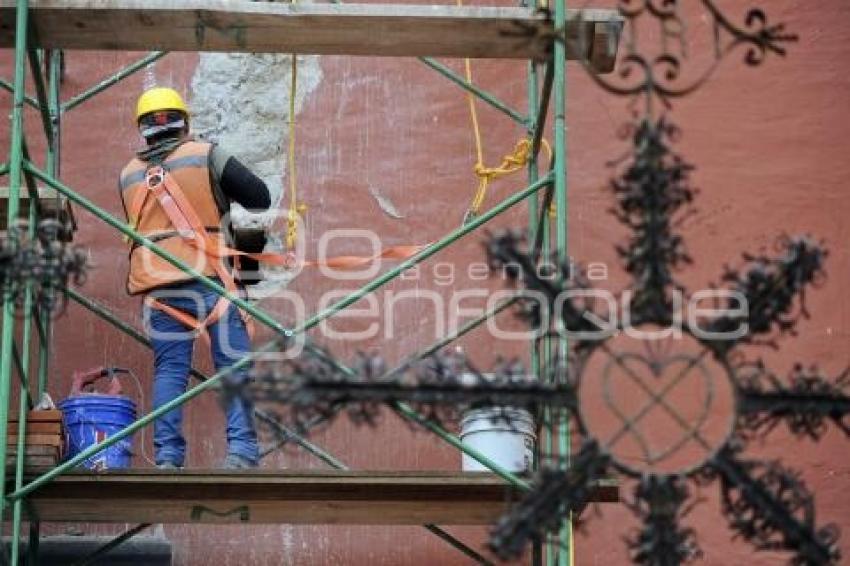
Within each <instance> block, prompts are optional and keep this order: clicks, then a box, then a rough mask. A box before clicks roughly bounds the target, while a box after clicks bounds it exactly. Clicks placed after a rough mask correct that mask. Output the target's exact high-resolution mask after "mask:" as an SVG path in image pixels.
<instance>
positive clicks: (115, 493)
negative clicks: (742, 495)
mask: <svg viewBox="0 0 850 566" xmlns="http://www.w3.org/2000/svg"><path fill="white" fill-rule="evenodd" d="M518 496H519V493H518V492H516V491H515V490H513V491H512V490H510V488H508V487H507V486H506V485H505V483H504V482H503V481H502V480H500V479H498V478H496V477H494V476H493V475H491V474H481V473H452V472H340V471H329V472H328V471H309V472H306V471H298V472H295V471H285V470H257V471H239V472H232V471H227V470H182V471H177V472H174V471H170V470H151V469H145V470H141V469H138V470H120V471H110V472H101V473H89V472H74V473H71V474H68V475H63V476H60V477H59V478H57V479H56V480H54V481H53V482H51V483H48V484H47V485H45V486H44V487H42V488H40V489H38V490H36V491H35V492H34V493H33V494H32V495H31V496H29V497H28V499H27V501H28V503H29V506H30V507H31V509H32V512H33V513H34V514H35V515H36V516H37V517H38V518H39V519H40V520H41V521H82V522H106V523H273V524H281V523H289V524H361V525H420V524H426V523H436V524H443V525H461V524H464V525H474V524H489V523H493V522H494V521H495V520H496V519H497V518H498V517H499V516H500V515H501V514H502V513H503V512H504V511H505V509H506V502H507V501H508V500H509V498H511V497H513V498H517V497H518ZM618 496H619V491H618V485H617V483H616V482H612V481H610V480H605V481H603V482H600V484H599V486H598V488H597V492H596V495H595V498H594V499H595V500H599V501H617V500H618Z"/></svg>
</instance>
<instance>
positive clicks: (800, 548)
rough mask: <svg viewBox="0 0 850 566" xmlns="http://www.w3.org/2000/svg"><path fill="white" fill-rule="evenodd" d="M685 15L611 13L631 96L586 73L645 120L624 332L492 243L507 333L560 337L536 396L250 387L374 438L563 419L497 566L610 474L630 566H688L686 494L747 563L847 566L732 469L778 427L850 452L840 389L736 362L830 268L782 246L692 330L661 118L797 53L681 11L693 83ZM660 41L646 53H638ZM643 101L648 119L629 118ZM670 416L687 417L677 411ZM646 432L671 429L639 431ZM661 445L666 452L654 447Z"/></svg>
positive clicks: (409, 371) (464, 385)
mask: <svg viewBox="0 0 850 566" xmlns="http://www.w3.org/2000/svg"><path fill="white" fill-rule="evenodd" d="M680 4H682V3H680V2H677V1H676V0H620V1H619V9H620V14H621V15H622V16H623V18H624V19H625V20H626V22H627V26H626V27H627V30H628V37H627V39H626V41H625V45H626V51H625V53H624V54H623V55H622V57H621V64H620V70H619V75H618V76H619V78H620V79H621V80H622V81H623V82H624V84H619V85H618V84H614V83H612V82H608V80H607V79H603V78H602V77H600V76H598V75H596V74H593V73H591V77H593V80H595V81H596V82H597V83H598V84H600V85H601V86H603V88H605V89H606V90H607V91H608V92H611V93H614V94H617V95H621V96H625V97H628V98H629V99H630V100H631V106H632V108H633V110H636V112H635V113H636V114H638V115H637V116H636V119H635V120H634V121H633V123H632V124H631V125H629V126H627V127H626V128H624V129H623V130H622V131H621V136H622V137H623V138H624V139H628V140H629V142H630V144H631V146H632V147H631V152H630V154H629V156H628V157H627V158H626V159H621V160H618V161H616V162H613V163H611V166H612V168H613V169H614V170H615V174H614V176H613V179H612V180H611V183H610V190H611V193H612V194H613V196H614V198H615V201H616V206H615V207H614V208H613V209H612V214H613V215H614V216H615V218H616V219H617V220H618V222H619V223H621V224H623V225H624V226H626V227H627V228H628V229H629V230H630V237H629V238H628V240H627V241H626V243H625V244H624V245H622V246H618V247H617V253H618V255H619V257H620V259H621V261H622V264H623V268H624V270H625V272H626V273H628V274H629V275H630V277H631V285H630V286H629V288H628V289H626V290H625V291H624V292H623V293H622V294H621V296H620V297H619V299H620V301H619V303H618V304H620V305H623V309H624V311H625V312H623V313H614V312H611V302H610V301H604V300H603V301H600V300H598V299H597V298H594V297H598V295H594V294H593V293H591V292H590V291H592V288H591V286H590V284H589V282H588V281H587V280H585V279H584V278H583V277H582V276H581V274H578V275H576V274H575V273H573V272H572V269H571V266H569V265H565V264H563V263H559V262H557V261H553V260H552V258H543V259H544V260H545V261H541V258H540V257H539V254H538V253H537V251H536V250H529V249H528V246H527V245H526V242H525V240H524V239H523V237H522V236H520V234H519V233H518V232H513V231H505V232H500V233H497V234H495V235H492V236H491V237H490V238H489V240H488V241H487V242H486V244H485V247H486V252H487V257H488V260H489V264H490V266H491V268H492V269H494V270H498V271H500V272H501V273H502V274H504V275H505V276H506V277H507V278H508V279H509V280H511V281H512V283H513V284H514V285H516V286H519V287H522V288H524V294H522V295H521V297H522V298H521V299H520V300H519V301H518V305H519V307H518V315H519V316H520V318H521V319H522V320H523V321H525V322H526V323H527V324H528V325H529V326H531V327H532V328H534V329H536V330H538V335H540V336H542V337H551V336H562V335H564V333H566V334H567V335H568V338H569V345H570V353H569V359H568V360H561V359H558V356H555V358H556V359H555V360H552V361H551V363H550V365H549V366H548V367H546V368H544V370H543V371H542V372H541V373H542V374H543V376H542V377H543V378H549V381H546V380H545V379H544V380H543V381H541V382H532V381H528V380H527V379H526V378H525V377H524V376H525V371H524V370H523V369H522V368H521V367H518V366H516V365H513V364H511V365H506V366H503V367H500V368H496V370H495V371H494V375H495V376H496V377H495V379H489V378H485V377H484V376H485V374H482V373H480V372H477V371H475V370H472V371H470V367H469V364H468V362H466V361H465V360H459V359H458V358H456V357H455V358H453V357H451V356H442V357H436V358H432V359H431V360H428V361H427V362H426V363H425V364H424V365H417V366H413V365H405V366H403V367H402V368H400V369H397V370H393V371H390V372H387V371H386V370H385V368H384V365H383V364H382V363H381V362H380V361H378V360H377V359H376V358H371V357H365V356H364V357H361V358H360V360H359V361H358V363H357V367H356V369H355V371H354V374H355V375H354V376H353V377H352V376H351V375H350V374H348V373H345V372H339V371H337V370H336V369H333V367H332V366H333V364H329V363H327V360H325V361H321V359H322V356H320V357H317V358H316V357H313V356H310V355H308V356H306V357H304V358H302V359H300V360H293V361H291V362H286V363H285V364H283V365H281V366H277V367H276V369H272V370H271V371H269V370H265V372H264V373H263V372H261V373H260V375H259V376H258V379H257V382H256V384H255V386H254V388H255V391H254V394H255V397H256V398H257V399H258V400H261V401H263V400H265V401H280V402H283V403H285V404H288V405H290V406H292V408H293V412H294V415H295V419H296V421H297V422H300V423H302V424H305V423H308V422H311V423H312V422H316V421H327V420H329V419H332V418H334V416H336V415H337V414H338V413H339V412H340V411H342V410H346V411H347V412H348V413H349V415H350V417H351V418H352V419H353V420H354V422H357V423H368V424H374V422H375V421H376V419H377V416H378V411H379V407H380V405H383V404H389V405H391V406H392V405H395V404H397V403H400V402H405V403H411V404H413V405H414V406H415V407H416V408H417V409H418V410H420V411H422V412H424V413H425V416H426V418H428V419H431V420H434V421H437V422H444V421H446V420H450V419H456V418H457V417H458V416H459V414H460V412H461V411H462V410H464V409H466V408H469V407H471V406H473V405H475V404H478V403H486V404H490V405H494V406H524V407H528V408H531V409H532V410H533V412H534V413H535V414H536V415H537V416H538V418H542V415H545V414H547V412H548V413H549V414H559V415H561V414H563V413H568V414H569V415H570V416H571V418H572V419H573V420H574V422H575V424H576V427H577V429H578V431H579V433H580V434H581V437H582V438H583V445H582V447H581V448H580V450H579V451H578V452H577V453H576V454H573V455H566V454H560V455H557V456H555V455H553V458H555V459H556V460H557V461H559V462H564V461H566V460H567V457H568V456H569V468H568V469H566V470H564V469H557V468H549V467H544V468H543V469H542V470H540V471H539V473H538V476H537V479H536V481H535V482H534V484H533V486H532V488H531V489H530V490H529V491H528V492H527V493H525V494H524V496H523V497H522V499H521V500H520V501H519V502H518V503H516V504H515V505H514V506H513V507H512V508H511V509H510V510H509V511H508V512H507V513H506V514H505V516H504V517H502V519H501V520H500V521H499V522H498V523H497V525H496V526H495V527H494V528H493V530H492V532H491V536H490V539H489V542H488V547H489V549H490V550H491V551H492V552H493V553H494V554H495V555H496V556H498V557H500V558H504V559H510V558H515V557H517V556H519V555H520V554H521V553H522V552H523V550H524V548H525V547H526V545H527V544H528V543H530V542H531V541H542V540H546V539H547V538H548V537H549V536H550V535H554V534H556V533H557V532H558V531H559V530H560V528H561V525H562V523H563V521H564V520H565V518H567V517H569V515H570V513H571V512H572V511H576V510H578V509H580V508H582V507H583V506H584V505H585V504H586V503H587V501H588V498H589V494H590V490H591V488H592V485H593V482H594V481H596V480H599V479H602V478H603V477H604V476H606V475H607V474H609V473H614V472H616V473H619V474H620V475H621V476H624V477H626V478H630V479H631V480H632V481H634V482H635V483H636V487H635V491H634V497H633V499H632V501H631V502H628V503H627V506H628V508H629V509H630V510H631V511H632V512H633V513H634V514H635V515H636V516H637V518H638V519H639V520H640V521H641V522H642V527H641V528H640V529H639V530H637V531H636V532H634V533H632V534H631V535H630V536H629V537H628V538H627V539H626V540H627V544H628V548H629V550H630V553H631V559H632V560H633V562H634V563H636V564H647V565H649V564H651V565H665V566H666V565H671V566H674V565H676V564H682V563H686V562H688V561H691V560H692V559H694V558H696V557H697V556H699V555H700V551H699V548H698V546H697V540H696V533H695V531H694V530H693V529H692V528H689V527H685V526H683V525H682V524H681V523H682V521H683V519H684V517H685V516H686V515H687V514H688V512H689V511H690V510H691V507H692V506H688V505H687V501H688V498H689V490H688V482H698V483H699V484H707V483H711V482H713V483H717V484H719V486H720V491H721V495H722V501H723V506H722V513H723V515H724V516H725V517H726V518H727V519H728V521H729V523H730V525H731V527H732V529H733V530H734V531H735V532H736V533H738V535H739V536H741V537H742V538H743V539H744V540H746V541H748V542H750V543H751V544H752V545H753V546H754V547H755V548H756V549H757V550H774V551H775V550H781V551H785V552H788V553H789V554H790V556H791V559H790V561H791V564H795V565H814V564H819V565H833V564H838V562H839V560H840V554H839V551H838V545H837V540H838V531H837V528H836V527H834V526H832V525H827V526H825V527H821V526H818V524H817V522H816V520H815V514H814V503H813V496H812V494H811V493H810V492H809V491H808V490H807V489H806V487H805V485H804V484H803V482H802V480H801V479H800V478H799V477H798V476H797V475H795V474H794V473H793V472H791V471H789V470H787V469H785V468H783V467H782V466H780V465H779V464H777V463H764V462H758V461H749V460H743V459H741V458H740V457H739V455H740V453H741V452H742V451H743V450H744V448H745V447H746V441H747V440H748V439H750V438H752V437H754V436H763V435H766V434H768V433H770V432H771V431H772V430H774V429H775V428H776V426H778V425H779V424H782V423H784V424H785V425H786V426H787V427H788V429H789V430H790V432H792V433H793V434H794V435H796V436H798V437H803V438H809V439H812V440H819V439H820V438H821V437H822V436H823V434H824V433H825V431H826V428H827V426H828V425H829V423H832V424H833V425H835V426H836V427H838V428H839V429H840V430H842V431H843V432H844V433H845V434H846V435H850V424H848V422H847V415H848V410H850V397H848V394H847V388H848V383H850V377H848V375H850V372H848V371H845V372H844V373H842V374H841V375H840V376H839V377H838V378H837V379H835V380H829V379H827V378H825V377H823V376H822V375H821V374H820V372H819V370H817V369H816V368H814V367H812V368H809V369H804V368H803V366H797V367H796V368H795V369H794V370H793V371H792V373H791V375H790V376H789V377H788V379H787V380H785V381H782V380H780V379H778V378H776V377H775V375H774V374H773V373H771V372H769V371H768V370H767V369H765V367H764V365H763V363H762V362H761V361H759V362H755V363H752V362H747V361H746V359H745V352H744V351H743V349H742V346H745V345H746V346H748V347H750V348H752V347H764V346H769V347H776V346H777V343H778V340H779V339H780V338H783V337H786V336H793V334H794V329H795V326H796V324H797V322H798V320H799V319H800V317H806V316H808V312H807V310H806V308H805V293H806V291H807V290H808V288H809V287H811V286H816V285H817V284H818V283H819V282H820V281H822V280H823V278H824V277H825V275H824V270H823V264H824V261H825V259H826V257H827V252H826V251H825V250H824V249H823V246H822V244H820V243H817V242H815V241H814V240H812V239H811V238H809V237H802V236H795V237H791V236H783V237H782V238H781V239H780V240H779V242H778V248H779V249H778V251H777V253H776V254H775V255H774V256H769V255H767V254H762V253H760V254H744V256H743V258H744V262H745V266H744V267H743V268H741V269H733V268H730V267H727V268H726V269H725V271H724V273H722V274H721V277H720V282H721V288H720V289H716V290H717V291H719V293H718V294H716V296H717V297H718V299H717V300H716V302H715V307H717V308H716V309H715V311H714V313H715V314H714V315H712V316H703V317H702V318H698V317H693V316H688V317H687V320H685V318H686V317H685V316H684V315H683V302H684V299H685V298H688V293H687V290H686V289H685V288H684V286H683V285H682V284H681V283H680V282H679V281H678V280H677V272H679V271H680V270H681V269H683V268H684V267H686V266H687V265H688V264H690V263H691V262H692V258H691V257H690V255H689V254H688V252H687V249H686V247H685V243H684V240H683V238H682V236H681V235H680V234H679V233H678V231H677V230H678V228H679V227H680V226H681V224H682V223H683V222H684V221H685V220H686V219H687V217H688V216H689V215H690V214H691V213H692V212H693V209H692V203H693V200H694V198H695V195H696V190H695V189H694V188H692V187H691V185H690V173H691V172H692V171H693V169H694V167H693V166H692V165H690V164H689V163H687V162H686V161H685V160H684V159H683V158H682V157H681V156H679V155H678V154H676V153H675V152H674V151H673V150H672V146H673V144H674V143H675V142H676V141H677V139H678V138H679V137H680V132H679V130H678V129H677V128H676V126H675V125H674V124H673V123H672V121H671V120H670V119H669V118H668V117H667V116H666V115H664V113H663V112H661V113H658V112H657V109H658V104H659V102H660V107H661V108H663V109H665V110H666V109H669V108H670V107H671V104H672V102H671V101H672V100H674V99H676V98H679V97H682V96H686V95H687V94H689V93H691V92H693V91H695V90H696V89H697V88H699V87H700V86H701V85H702V84H704V83H705V81H706V80H707V79H708V77H709V76H710V75H711V74H712V73H713V72H714V70H715V69H716V68H717V66H718V64H719V62H720V61H721V60H722V59H723V58H724V57H725V56H726V55H728V54H729V53H731V52H732V51H734V50H736V49H737V48H738V47H744V48H745V50H746V54H745V58H744V60H745V62H746V63H747V64H748V65H752V66H756V65H760V64H761V63H762V62H763V61H764V60H765V59H766V58H767V56H768V55H770V54H773V55H785V47H784V46H785V44H786V43H787V42H790V41H794V40H796V37H795V36H793V35H791V34H788V33H786V32H785V28H784V26H783V25H781V24H780V25H774V24H770V23H769V22H768V18H767V16H766V15H765V14H764V12H762V11H761V10H758V9H754V10H750V11H749V12H748V13H747V15H746V17H745V18H744V22H743V24H741V25H736V24H733V23H732V21H731V20H730V19H729V18H728V17H726V16H725V15H724V14H723V12H722V11H721V10H720V9H718V8H717V6H716V5H715V3H714V2H713V1H712V0H700V2H699V3H693V4H694V5H695V4H699V5H701V6H702V7H703V8H704V9H705V10H706V12H707V16H708V18H709V21H710V23H711V26H712V31H713V33H714V36H713V37H714V57H713V59H712V60H711V62H710V63H709V65H708V67H707V68H706V69H703V70H702V71H700V72H697V73H695V74H691V75H689V76H686V74H685V73H684V70H683V61H685V60H686V59H687V57H688V53H687V50H686V46H687V42H686V41H685V29H686V25H685V19H684V16H683V15H682V10H681V9H680ZM653 22H654V24H655V31H654V33H649V34H647V33H645V32H646V27H647V26H646V24H647V23H650V24H652V23H653ZM639 30H640V31H639ZM517 33H520V34H521V33H529V34H531V33H537V32H536V31H534V30H531V28H529V29H528V30H519V31H518V32H517ZM559 35H560V36H562V37H561V38H560V39H562V40H564V39H565V38H564V37H563V33H562V32H560V33H559ZM639 37H641V38H647V37H649V39H650V40H659V41H658V45H660V48H656V51H655V52H649V53H648V52H646V51H644V50H643V49H642V47H643V46H642V45H640V42H639V41H638V38H639ZM578 41H582V35H581V34H579V38H578ZM579 52H586V51H581V50H579ZM641 100H642V101H643V105H642V109H643V111H642V112H637V110H639V106H638V102H640V101H641ZM543 264H545V267H543ZM609 295H610V294H609ZM614 302H615V303H617V301H614ZM750 352H751V349H748V350H747V351H746V354H749V353H750ZM325 356H328V354H325ZM562 361H569V364H562V363H561V362H562ZM470 374H471V375H472V376H473V377H472V378H470V377H468V376H469V375H470ZM590 377H593V378H594V379H590ZM549 382H551V383H549ZM556 384H560V385H556ZM594 387H596V388H597V389H598V390H594V389H593V388H594ZM685 387H687V388H686V389H685ZM683 389H684V392H685V395H682V394H681V393H682V390H683ZM623 391H627V392H628V395H627V398H626V399H623V398H621V397H622V392H623ZM677 392H679V396H678V398H677ZM618 395H621V397H618ZM683 397H684V398H686V399H687V400H688V401H690V402H691V403H692V404H693V406H691V407H687V406H684V405H683V403H682V398H683ZM724 413H725V414H724ZM600 417H602V419H600ZM654 417H659V418H663V419H667V420H668V424H667V425H665V426H661V427H659V426H653V425H650V424H649V423H650V422H651V419H653V418H654ZM505 418H510V417H509V416H508V415H506V417H505ZM605 419H607V421H606V420H605ZM658 431H660V432H662V433H663V435H662V437H661V438H655V437H653V432H658ZM658 441H660V444H656V443H657V442H658ZM624 445H625V447H624Z"/></svg>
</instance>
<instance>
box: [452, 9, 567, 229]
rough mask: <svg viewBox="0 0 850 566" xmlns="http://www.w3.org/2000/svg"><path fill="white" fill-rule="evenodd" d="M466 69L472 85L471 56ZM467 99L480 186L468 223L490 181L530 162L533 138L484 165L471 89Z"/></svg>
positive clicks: (468, 210) (547, 144) (513, 171)
mask: <svg viewBox="0 0 850 566" xmlns="http://www.w3.org/2000/svg"><path fill="white" fill-rule="evenodd" d="M457 5H458V6H463V0H457ZM463 63H464V71H465V73H466V84H468V85H470V86H471V85H472V64H471V63H470V61H469V58H466V59H464V60H463ZM466 100H467V103H468V104H469V118H470V121H471V122H472V134H473V137H474V138H475V157H476V162H475V166H474V167H473V171H474V172H475V175H476V176H478V188H477V189H476V191H475V196H473V197H472V202H471V203H470V204H469V208H468V209H467V211H466V215H465V216H464V219H463V222H464V224H466V223H467V222H468V221H469V220H472V219H473V218H475V217H476V216H478V214H479V212H480V211H481V206H482V205H483V204H484V199H485V198H486V197H487V188H488V187H489V185H490V181H493V180H494V179H498V178H499V177H504V176H506V175H510V174H512V173H516V172H517V171H519V170H520V169H522V168H523V167H525V166H526V165H527V164H528V159H529V157H531V140H530V139H528V138H523V139H521V140H519V141H518V142H517V143H516V145H515V146H514V150H513V152H512V153H510V154H508V155H505V156H504V157H502V162H501V163H500V164H499V166H498V167H487V166H486V165H484V144H483V143H482V141H481V128H480V127H479V124H478V111H477V110H476V108H475V96H474V95H473V94H472V92H470V91H466ZM541 142H542V143H541V145H542V147H543V148H544V149H545V150H546V153H547V154H548V155H549V157H550V158H551V157H552V148H551V147H549V142H547V141H546V140H545V139H544V140H541Z"/></svg>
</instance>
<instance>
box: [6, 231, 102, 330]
mask: <svg viewBox="0 0 850 566" xmlns="http://www.w3.org/2000/svg"><path fill="white" fill-rule="evenodd" d="M65 230H66V227H65V226H64V225H63V224H62V223H61V222H59V221H57V220H54V219H47V220H42V221H40V222H39V223H38V224H37V226H36V229H35V236H34V237H28V236H27V232H28V230H27V229H26V227H25V226H23V225H19V226H15V227H12V228H11V229H10V230H8V232H7V233H6V235H5V236H4V237H2V238H0V293H2V296H3V298H4V299H11V300H12V302H13V303H14V306H15V311H16V312H17V313H18V314H24V311H25V309H26V308H27V292H26V291H27V290H29V291H30V297H31V299H30V308H32V309H34V310H38V311H39V312H42V313H48V314H49V315H51V316H58V315H59V314H61V313H62V312H64V307H65V304H66V303H65V301H66V300H67V299H66V297H65V294H64V293H63V292H62V289H64V288H65V287H66V286H68V285H69V284H71V283H73V284H75V285H82V284H83V283H85V279H86V274H87V272H88V254H87V253H86V252H85V251H84V250H83V249H81V248H79V247H77V246H71V245H69V244H68V243H67V242H68V241H69V240H70V238H68V237H67V234H66V233H65Z"/></svg>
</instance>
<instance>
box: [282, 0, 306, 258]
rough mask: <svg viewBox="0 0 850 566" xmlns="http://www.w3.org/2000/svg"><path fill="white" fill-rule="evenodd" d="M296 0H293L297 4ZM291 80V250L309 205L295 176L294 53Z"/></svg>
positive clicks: (288, 234) (288, 227)
mask: <svg viewBox="0 0 850 566" xmlns="http://www.w3.org/2000/svg"><path fill="white" fill-rule="evenodd" d="M295 2H296V0H292V4H295ZM291 75H292V76H291V77H290V81H289V212H288V213H287V215H286V248H287V249H289V250H291V249H292V248H294V247H295V243H296V242H297V241H298V220H299V219H300V218H301V215H302V214H304V213H306V212H307V205H306V204H304V203H299V202H298V191H297V185H296V182H295V181H296V177H295V94H296V92H297V90H298V57H297V56H296V55H295V53H293V54H292V67H291Z"/></svg>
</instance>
